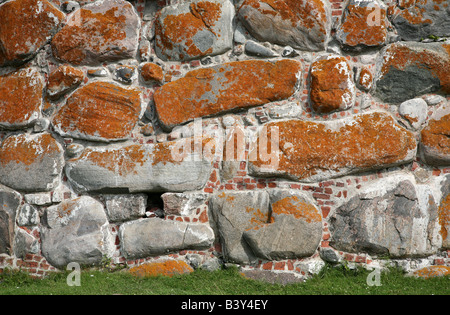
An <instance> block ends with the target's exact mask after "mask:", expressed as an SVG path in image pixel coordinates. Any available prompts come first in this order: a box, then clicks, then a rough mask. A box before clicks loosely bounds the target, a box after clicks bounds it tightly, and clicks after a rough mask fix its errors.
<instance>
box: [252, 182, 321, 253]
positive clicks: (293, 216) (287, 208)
mask: <svg viewBox="0 0 450 315" xmlns="http://www.w3.org/2000/svg"><path fill="white" fill-rule="evenodd" d="M269 193H270V204H271V210H272V212H271V213H270V215H269V216H268V219H267V221H266V222H261V223H260V224H259V225H256V226H253V227H252V228H249V229H246V230H245V231H244V233H243V237H244V239H245V240H246V242H247V243H248V244H249V245H250V247H251V248H252V250H253V252H254V253H255V254H256V256H257V257H259V258H264V259H267V260H280V259H295V258H302V257H309V256H311V255H313V254H314V252H315V250H316V249H317V247H318V246H319V243H320V240H321V239H322V216H321V215H320V213H319V210H318V209H317V208H316V207H315V206H314V205H313V203H312V202H311V201H310V200H308V199H306V198H305V196H303V195H302V194H301V193H299V192H298V191H294V190H273V191H269Z"/></svg>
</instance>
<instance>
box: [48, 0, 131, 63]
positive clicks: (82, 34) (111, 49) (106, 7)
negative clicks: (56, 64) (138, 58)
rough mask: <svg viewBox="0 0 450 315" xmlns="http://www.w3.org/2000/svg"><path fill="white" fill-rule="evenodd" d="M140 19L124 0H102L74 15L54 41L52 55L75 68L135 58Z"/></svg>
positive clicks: (69, 17) (82, 8)
mask: <svg viewBox="0 0 450 315" xmlns="http://www.w3.org/2000/svg"><path fill="white" fill-rule="evenodd" d="M139 30H140V19H139V16H138V15H137V13H136V11H135V9H134V8H133V6H132V5H131V4H130V3H129V2H127V1H124V0H100V1H96V2H95V3H89V4H86V5H84V6H83V7H81V8H80V9H78V10H76V11H75V12H72V14H71V15H69V16H68V19H67V20H66V21H65V25H64V27H63V28H62V29H61V30H60V31H59V32H58V33H57V34H56V35H55V36H54V37H53V39H52V42H51V45H52V50H53V54H54V55H55V57H56V58H58V59H59V60H61V61H63V62H68V63H71V64H75V65H82V64H83V65H97V64H100V63H101V62H104V61H117V60H120V59H125V58H133V57H135V54H136V51H137V48H138V41H139Z"/></svg>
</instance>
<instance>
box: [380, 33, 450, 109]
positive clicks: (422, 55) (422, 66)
mask: <svg viewBox="0 0 450 315" xmlns="http://www.w3.org/2000/svg"><path fill="white" fill-rule="evenodd" d="M449 63H450V45H449V44H442V43H426V44H425V43H416V42H400V43H395V44H391V45H388V46H387V47H386V48H384V49H383V50H382V51H381V52H380V57H379V60H378V61H377V73H376V75H375V86H376V95H377V96H378V97H379V98H381V99H382V100H383V101H386V102H392V103H400V102H403V101H406V100H409V99H412V98H414V97H416V96H420V95H422V94H427V93H432V92H443V93H447V94H448V93H450V68H449V67H448V64H449Z"/></svg>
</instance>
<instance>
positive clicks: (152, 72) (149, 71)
mask: <svg viewBox="0 0 450 315" xmlns="http://www.w3.org/2000/svg"><path fill="white" fill-rule="evenodd" d="M141 77H142V79H144V81H145V82H157V83H162V82H163V81H164V72H163V69H162V68H161V67H160V66H158V65H157V64H155V63H152V62H146V63H144V64H143V65H142V67H141Z"/></svg>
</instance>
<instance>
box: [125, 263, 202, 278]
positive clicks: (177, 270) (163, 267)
mask: <svg viewBox="0 0 450 315" xmlns="http://www.w3.org/2000/svg"><path fill="white" fill-rule="evenodd" d="M193 271H194V269H192V267H191V266H189V265H188V264H187V263H186V262H184V261H182V260H167V261H164V262H153V263H147V264H143V265H140V266H137V267H133V268H130V270H129V273H131V274H132V275H133V276H136V277H139V278H148V277H158V276H165V277H173V276H176V275H181V274H185V273H190V272H193Z"/></svg>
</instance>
